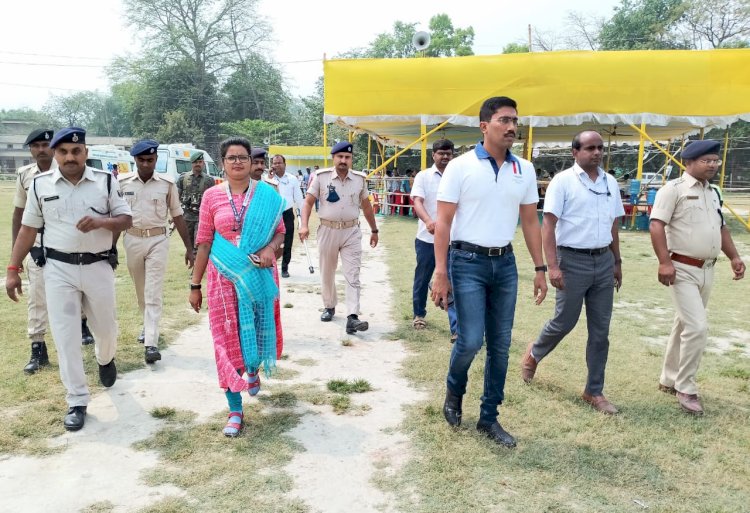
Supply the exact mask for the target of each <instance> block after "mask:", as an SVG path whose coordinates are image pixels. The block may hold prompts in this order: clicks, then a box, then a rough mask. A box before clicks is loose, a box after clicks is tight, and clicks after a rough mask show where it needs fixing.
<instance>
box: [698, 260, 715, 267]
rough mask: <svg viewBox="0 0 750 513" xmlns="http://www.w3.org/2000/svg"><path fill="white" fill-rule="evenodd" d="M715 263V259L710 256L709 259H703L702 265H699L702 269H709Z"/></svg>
mask: <svg viewBox="0 0 750 513" xmlns="http://www.w3.org/2000/svg"><path fill="white" fill-rule="evenodd" d="M715 264H716V259H715V258H711V259H710V260H704V261H703V265H702V266H701V267H702V268H703V269H711V268H712V267H713V266H714V265H715Z"/></svg>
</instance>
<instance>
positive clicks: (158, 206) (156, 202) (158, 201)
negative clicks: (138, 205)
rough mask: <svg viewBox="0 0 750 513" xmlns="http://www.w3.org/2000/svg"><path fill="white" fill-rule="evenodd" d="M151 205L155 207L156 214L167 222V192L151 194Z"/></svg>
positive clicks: (160, 219)
mask: <svg viewBox="0 0 750 513" xmlns="http://www.w3.org/2000/svg"><path fill="white" fill-rule="evenodd" d="M149 203H150V204H151V205H150V207H151V208H153V212H154V216H155V217H156V219H158V220H159V221H162V222H165V223H166V222H167V193H166V192H153V193H151V195H150V196H149Z"/></svg>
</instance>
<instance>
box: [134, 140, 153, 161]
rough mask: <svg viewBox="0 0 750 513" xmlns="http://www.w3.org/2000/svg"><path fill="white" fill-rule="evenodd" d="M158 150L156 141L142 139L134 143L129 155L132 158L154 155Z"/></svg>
mask: <svg viewBox="0 0 750 513" xmlns="http://www.w3.org/2000/svg"><path fill="white" fill-rule="evenodd" d="M158 148H159V142H158V141H154V140H153V139H142V140H140V141H138V142H137V143H135V144H134V145H133V147H132V148H130V154H131V155H132V156H133V157H137V156H139V155H154V154H155V153H156V150H157V149H158Z"/></svg>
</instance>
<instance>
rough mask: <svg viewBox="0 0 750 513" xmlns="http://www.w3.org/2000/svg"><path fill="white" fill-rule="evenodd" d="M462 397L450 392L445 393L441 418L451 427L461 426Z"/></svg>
mask: <svg viewBox="0 0 750 513" xmlns="http://www.w3.org/2000/svg"><path fill="white" fill-rule="evenodd" d="M462 401H463V396H460V395H454V394H453V392H451V391H450V390H446V392H445V403H443V416H444V417H445V420H447V421H448V424H450V425H451V426H453V427H458V426H460V425H461V415H462V412H461V402H462Z"/></svg>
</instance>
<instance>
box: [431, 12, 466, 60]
mask: <svg viewBox="0 0 750 513" xmlns="http://www.w3.org/2000/svg"><path fill="white" fill-rule="evenodd" d="M429 27H430V35H431V41H430V47H429V48H428V49H427V50H426V52H425V55H426V56H428V57H461V56H464V55H474V51H473V50H472V48H471V47H472V45H473V44H474V28H473V27H468V28H465V29H462V28H453V22H452V21H451V19H450V16H448V15H447V14H436V15H435V16H433V17H432V18H430V24H429Z"/></svg>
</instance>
